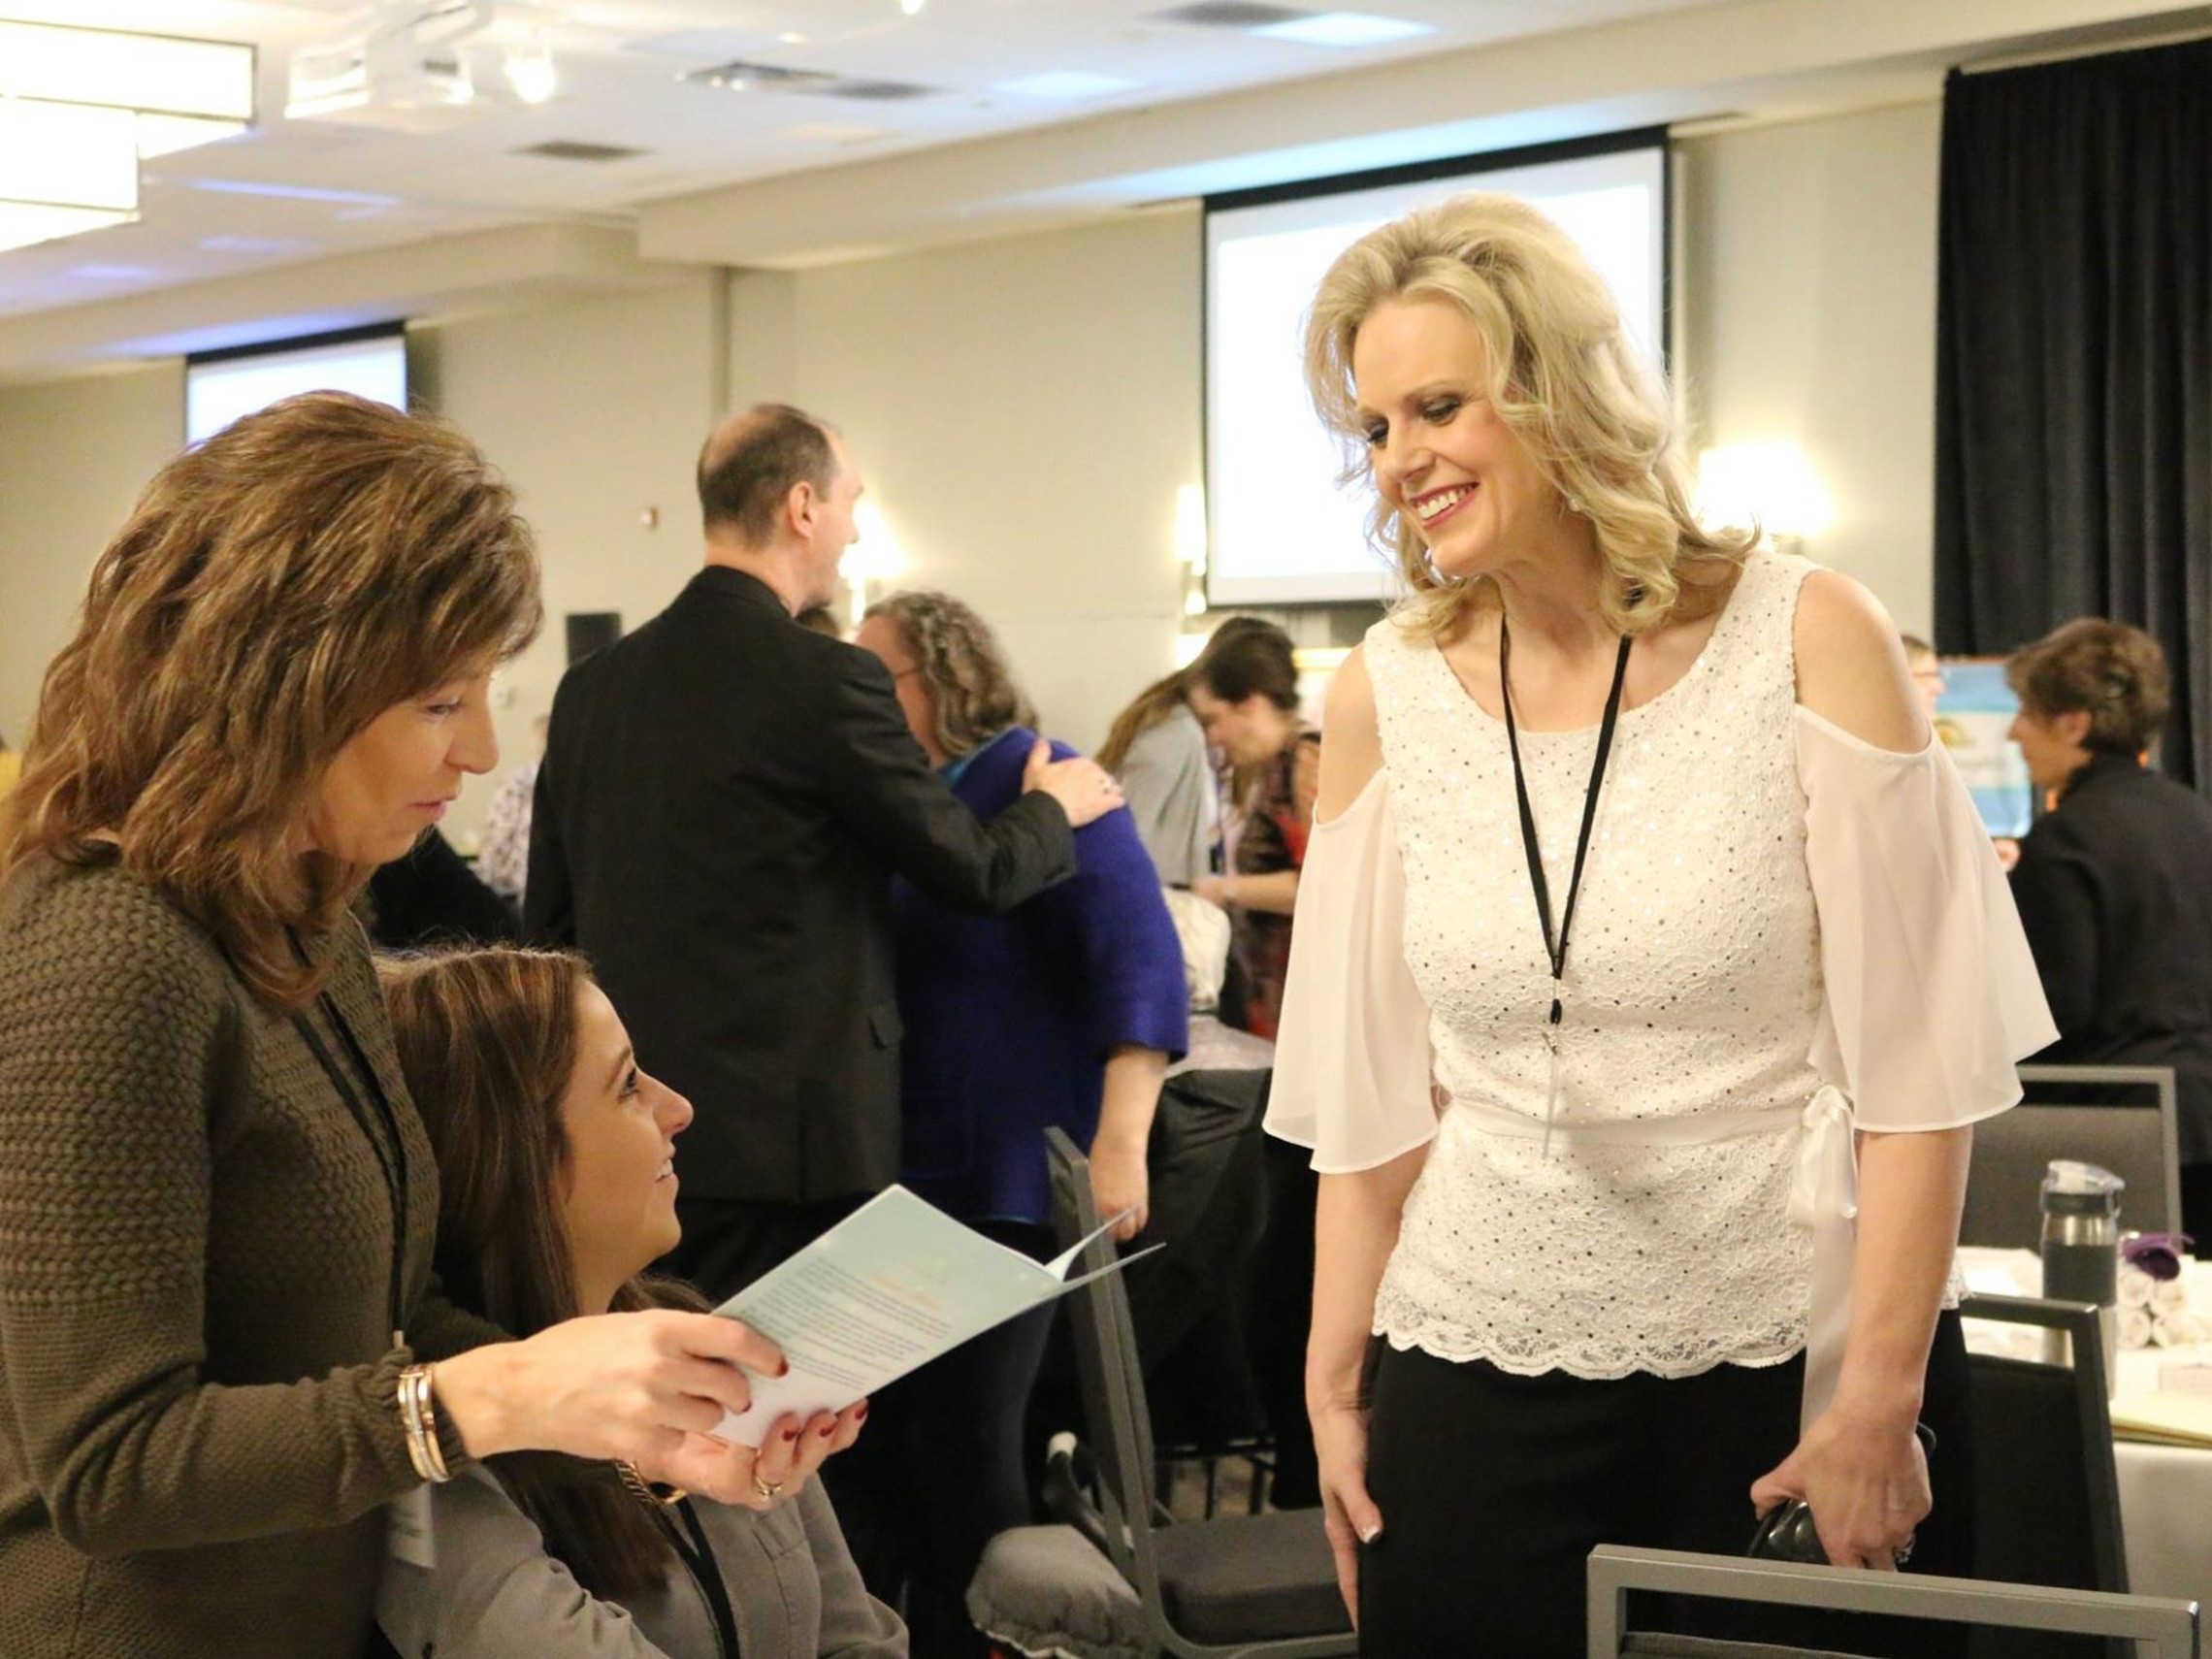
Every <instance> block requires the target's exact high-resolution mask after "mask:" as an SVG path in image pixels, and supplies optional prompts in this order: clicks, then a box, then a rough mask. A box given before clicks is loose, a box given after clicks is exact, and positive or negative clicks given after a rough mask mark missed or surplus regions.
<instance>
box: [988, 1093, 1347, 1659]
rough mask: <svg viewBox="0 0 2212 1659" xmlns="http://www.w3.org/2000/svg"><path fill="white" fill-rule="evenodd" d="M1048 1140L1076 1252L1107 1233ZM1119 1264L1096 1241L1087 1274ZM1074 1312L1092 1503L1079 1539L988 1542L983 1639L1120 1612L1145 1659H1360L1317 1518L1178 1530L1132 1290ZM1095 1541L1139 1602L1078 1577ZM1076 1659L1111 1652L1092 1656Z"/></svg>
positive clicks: (1059, 1214) (1069, 1156) (1057, 1206)
mask: <svg viewBox="0 0 2212 1659" xmlns="http://www.w3.org/2000/svg"><path fill="white" fill-rule="evenodd" d="M1046 1140H1047V1144H1048V1148H1049V1155H1050V1159H1051V1165H1052V1183H1053V1212H1054V1219H1055V1222H1056V1224H1057V1227H1058V1229H1059V1234H1060V1239H1061V1242H1062V1243H1063V1244H1068V1245H1072V1244H1074V1243H1075V1242H1076V1240H1078V1239H1079V1238H1082V1237H1084V1236H1085V1235H1087V1234H1089V1233H1090V1232H1092V1231H1093V1230H1095V1229H1096V1227H1097V1225H1098V1215H1097V1209H1096V1206H1095V1205H1094V1204H1093V1203H1092V1201H1091V1196H1090V1163H1089V1160H1088V1159H1086V1158H1085V1157H1084V1155H1083V1154H1082V1153H1081V1152H1079V1151H1077V1150H1076V1147H1075V1144H1074V1143H1073V1142H1072V1141H1070V1140H1069V1139H1068V1138H1067V1137H1066V1136H1065V1135H1064V1134H1061V1133H1060V1132H1059V1131H1058V1130H1057V1129H1054V1130H1048V1131H1047V1134H1046ZM1112 1260H1113V1246H1112V1244H1111V1243H1110V1242H1109V1241H1107V1240H1105V1239H1097V1240H1094V1241H1093V1242H1092V1243H1091V1244H1090V1247H1089V1249H1087V1250H1086V1251H1085V1252H1084V1256H1083V1259H1082V1260H1081V1261H1080V1263H1079V1264H1078V1266H1079V1268H1080V1270H1081V1271H1084V1272H1090V1271H1093V1270H1095V1269H1097V1268H1100V1267H1103V1266H1106V1265H1107V1264H1108V1263H1110V1262H1111V1261H1112ZM1068 1302H1069V1312H1070V1317H1071V1322H1072V1323H1073V1325H1074V1327H1075V1347H1076V1364H1077V1370H1078V1380H1079V1382H1080V1383H1081V1385H1082V1393H1083V1402H1084V1415H1085V1418H1086V1420H1087V1422H1088V1424H1089V1427H1090V1454H1091V1457H1092V1460H1093V1462H1094V1464H1095V1480H1094V1482H1093V1485H1094V1491H1095V1496H1094V1497H1092V1496H1090V1495H1087V1494H1083V1493H1081V1492H1076V1491H1070V1492H1068V1493H1067V1494H1066V1501H1068V1502H1069V1503H1070V1504H1072V1505H1073V1506H1074V1507H1075V1508H1074V1513H1073V1516H1072V1521H1073V1524H1072V1525H1070V1526H1067V1527H1061V1528H1043V1527H1024V1528H1019V1529H1017V1530H1016V1531H1014V1532H1011V1533H1004V1534H1001V1535H1000V1536H999V1538H997V1539H996V1540H994V1541H993V1542H992V1546H991V1548H990V1549H989V1550H988V1551H986V1553H985V1556H984V1563H983V1568H982V1570H981V1571H979V1573H978V1574H977V1578H976V1582H975V1584H974V1585H973V1586H971V1588H970V1590H969V1594H968V1605H969V1609H970V1610H971V1611H972V1612H974V1613H975V1614H976V1615H977V1618H978V1623H979V1625H980V1626H981V1628H983V1629H984V1630H985V1631H986V1633H987V1634H1004V1635H1007V1636H1010V1637H1013V1638H1014V1639H1016V1640H1021V1639H1022V1634H1023V1633H1024V1632H1026V1633H1028V1635H1029V1638H1030V1640H1034V1639H1035V1637H1036V1635H1037V1633H1038V1632H1040V1631H1064V1630H1066V1629H1068V1628H1069V1626H1070V1624H1071V1623H1072V1622H1075V1621H1076V1620H1077V1618H1079V1617H1080V1618H1083V1619H1089V1620H1091V1621H1093V1622H1117V1623H1118V1622H1119V1620H1118V1619H1117V1609H1118V1610H1119V1613H1120V1615H1121V1617H1122V1618H1125V1619H1126V1621H1127V1622H1126V1623H1123V1624H1121V1626H1120V1628H1118V1629H1116V1630H1115V1631H1114V1633H1113V1634H1114V1636H1115V1637H1116V1638H1117V1640H1118V1647H1117V1650H1118V1651H1121V1652H1123V1653H1126V1652H1128V1651H1130V1650H1132V1648H1133V1649H1134V1650H1135V1651H1137V1652H1141V1653H1143V1654H1145V1655H1147V1656H1148V1659H1149V1656H1152V1655H1160V1654H1172V1655H1175V1656H1176V1659H1333V1656H1335V1655H1349V1654H1352V1653H1355V1652H1356V1651H1357V1641H1356V1639H1355V1638H1354V1636H1353V1635H1352V1631H1351V1620H1350V1617H1349V1616H1348V1615H1347V1613H1346V1611H1345V1608H1344V1602H1343V1600H1342V1599H1341V1598H1340V1596H1339V1595H1338V1593H1337V1585H1336V1572H1335V1568H1334V1565H1333V1563H1332V1561H1331V1558H1330V1555H1329V1546H1328V1541H1327V1539H1326V1538H1325V1537H1324V1536H1323V1535H1322V1532H1321V1517H1320V1513H1319V1512H1318V1511H1314V1510H1301V1511H1290V1512H1275V1513H1267V1514H1258V1515H1221V1516H1217V1517H1215V1518H1213V1519H1210V1520H1203V1521H1184V1522H1175V1521H1173V1520H1171V1519H1170V1517H1169V1516H1168V1515H1167V1513H1166V1512H1165V1511H1164V1510H1163V1509H1162V1508H1161V1507H1160V1504H1159V1502H1158V1499H1157V1496H1156V1494H1155V1489H1154V1458H1155V1451H1154V1446H1153V1440H1152V1422H1151V1416H1150V1414H1149V1413H1148V1412H1147V1410H1146V1407H1145V1392H1144V1376H1143V1370H1142V1368H1141V1366H1140V1365H1139V1363H1138V1360H1137V1354H1136V1345H1135V1342H1134V1339H1133V1337H1132V1334H1131V1328H1130V1322H1129V1314H1128V1298H1127V1295H1126V1293H1125V1291H1124V1289H1123V1287H1122V1282H1121V1277H1120V1276H1119V1275H1118V1274H1110V1275H1108V1276H1107V1277H1105V1278H1103V1279H1099V1280H1096V1281H1094V1282H1093V1283H1092V1284H1090V1285H1086V1286H1085V1287H1084V1288H1082V1289H1080V1290H1077V1291H1075V1292H1074V1293H1073V1294H1072V1295H1071V1296H1070V1297H1069V1298H1068ZM1048 1535H1049V1536H1048ZM1084 1539H1088V1540H1089V1541H1090V1545H1088V1546H1086V1549H1087V1551H1088V1553H1089V1555H1090V1561H1092V1562H1094V1561H1095V1559H1096V1557H1097V1555H1098V1554H1100V1553H1102V1554H1103V1555H1104V1557H1105V1559H1106V1560H1107V1561H1108V1562H1109V1563H1110V1564H1111V1566H1112V1568H1113V1570H1114V1573H1115V1574H1116V1575H1117V1576H1118V1577H1119V1578H1120V1579H1121V1580H1122V1583H1123V1584H1125V1585H1126V1588H1127V1591H1128V1593H1129V1594H1128V1599H1127V1600H1121V1599H1120V1598H1117V1597H1115V1596H1114V1595H1113V1593H1112V1589H1111V1586H1107V1587H1105V1588H1103V1589H1102V1588H1101V1587H1100V1586H1099V1585H1098V1584H1096V1583H1095V1582H1093V1581H1091V1580H1090V1576H1089V1575H1087V1574H1085V1573H1082V1572H1080V1571H1078V1569H1077V1563H1078V1562H1079V1561H1081V1560H1082V1556H1081V1555H1079V1554H1075V1553H1071V1552H1072V1551H1074V1550H1075V1548H1076V1542H1079V1541H1081V1540H1084ZM1071 1541H1076V1542H1071ZM1084 1565H1085V1566H1086V1567H1088V1566H1089V1563H1088V1562H1086V1563H1084ZM1056 1595H1058V1596H1062V1597H1063V1599H1064V1598H1066V1597H1074V1598H1080V1599H1081V1600H1082V1603H1083V1606H1082V1607H1081V1609H1080V1610H1078V1611H1077V1612H1076V1613H1072V1614H1071V1613H1070V1611H1069V1610H1067V1609H1066V1608H1065V1607H1063V1606H1056V1605H1054V1603H1055V1597H1056ZM1025 1644H1026V1643H1025ZM1062 1645H1063V1646H1067V1647H1070V1648H1076V1647H1077V1644H1075V1643H1062ZM1079 1650H1087V1651H1098V1650H1100V1649H1099V1648H1098V1647H1095V1646H1093V1645H1092V1644H1090V1643H1082V1644H1081V1648H1080V1649H1079Z"/></svg>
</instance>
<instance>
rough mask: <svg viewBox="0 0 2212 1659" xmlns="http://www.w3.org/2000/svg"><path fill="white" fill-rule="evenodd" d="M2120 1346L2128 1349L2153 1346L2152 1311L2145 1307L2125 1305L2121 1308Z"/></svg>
mask: <svg viewBox="0 0 2212 1659" xmlns="http://www.w3.org/2000/svg"><path fill="white" fill-rule="evenodd" d="M2120 1346H2121V1347H2122V1348H2126V1349H2136V1348H2149V1347H2150V1346H2151V1311H2150V1309H2148V1308H2144V1307H2132V1308H2131V1307H2125V1306H2123V1307H2122V1308H2121V1310H2120Z"/></svg>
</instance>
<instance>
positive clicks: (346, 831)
mask: <svg viewBox="0 0 2212 1659" xmlns="http://www.w3.org/2000/svg"><path fill="white" fill-rule="evenodd" d="M490 698H491V675H490V673H489V672H488V671H487V672H482V673H474V674H469V675H464V676H462V677H459V678H456V679H454V680H451V681H449V682H447V683H446V684H444V685H441V686H434V687H432V688H431V689H430V690H429V691H427V692H425V693H423V694H422V695H421V696H420V697H416V698H410V699H407V701H406V702H400V703H395V704H393V705H392V706H391V707H390V708H387V709H386V710H384V712H383V713H382V714H379V715H378V716H376V718H375V719H374V720H372V721H371V722H370V723H369V724H368V725H367V726H364V727H363V728H362V729H361V730H360V731H359V732H355V733H354V734H353V735H352V736H351V737H349V738H347V739H346V742H345V745H344V747H343V748H342V749H340V750H339V752H338V755H337V757H336V758H335V759H334V760H333V761H332V762H331V764H330V765H329V766H328V768H326V769H325V771H324V772H323V775H322V779H321V781H320V782H319V783H318V784H317V785H316V786H315V792H314V796H313V798H312V800H311V801H310V803H309V808H308V827H307V843H308V845H309V847H310V848H311V849H313V850H314V851H317V852H320V853H324V854H327V855H328V856H330V857H331V858H334V859H337V860H339V861H341V862H345V863H356V864H388V863H390V862H392V861H393V860H394V859H397V858H401V857H403V856H404V855H405V854H406V853H407V849H408V848H410V847H412V846H413V845H414V844H415V841H416V839H417V838H418V837H420V835H421V834H422V832H423V831H424V830H427V829H428V828H429V827H430V826H431V825H433V824H436V823H437V822H438V821H439V819H440V818H443V817H444V816H445V809H446V807H447V805H448V804H450V803H451V801H452V799H453V797H455V796H457V795H459V794H460V793H461V780H462V778H463V777H465V776H467V775H468V774H470V773H472V772H474V773H479V774H480V773H483V772H488V771H490V770H491V769H492V767H493V766H495V765H497V764H499V759H500V745H499V739H498V738H497V737H496V736H495V735H494V734H493V732H492V711H491V700H490Z"/></svg>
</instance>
